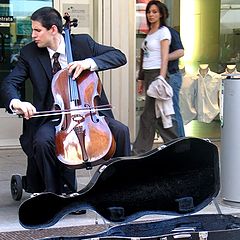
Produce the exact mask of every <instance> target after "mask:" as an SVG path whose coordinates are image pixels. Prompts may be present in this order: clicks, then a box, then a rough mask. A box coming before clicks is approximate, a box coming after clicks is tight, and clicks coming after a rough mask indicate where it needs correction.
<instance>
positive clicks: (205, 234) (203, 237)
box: [199, 232, 208, 240]
mask: <svg viewBox="0 0 240 240" xmlns="http://www.w3.org/2000/svg"><path fill="white" fill-rule="evenodd" d="M207 239H208V232H199V240H207Z"/></svg>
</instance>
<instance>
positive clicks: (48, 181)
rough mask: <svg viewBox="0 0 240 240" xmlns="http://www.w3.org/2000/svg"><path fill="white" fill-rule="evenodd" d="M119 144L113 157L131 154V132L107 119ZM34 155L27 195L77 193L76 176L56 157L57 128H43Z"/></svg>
mask: <svg viewBox="0 0 240 240" xmlns="http://www.w3.org/2000/svg"><path fill="white" fill-rule="evenodd" d="M107 122H108V124H109V128H110V130H111V131H112V133H113V136H114V138H115V141H116V151H115V154H114V157H120V156H129V155H130V137H129V130H128V127H126V126H125V125H124V124H122V123H121V122H119V121H117V120H115V119H112V118H107ZM33 153H34V154H33V156H31V157H28V165H27V173H26V181H27V182H26V187H27V189H25V190H26V191H27V192H30V193H34V192H53V193H56V194H62V193H63V192H66V191H67V193H71V192H76V191H77V182H76V173H75V170H74V169H70V168H68V167H66V166H65V165H64V164H62V163H61V162H60V160H59V159H58V158H57V157H56V154H55V125H54V122H51V121H48V122H46V123H44V124H43V125H41V127H39V129H38V130H37V132H36V133H35V134H34V138H33Z"/></svg>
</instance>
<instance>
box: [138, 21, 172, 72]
mask: <svg viewBox="0 0 240 240" xmlns="http://www.w3.org/2000/svg"><path fill="white" fill-rule="evenodd" d="M165 39H168V40H169V45H170V43H171V33H170V31H169V30H168V28H167V27H165V26H163V27H161V28H159V30H158V31H156V32H154V33H152V34H148V35H147V37H146V38H145V40H144V41H143V43H142V49H143V52H144V54H143V69H159V68H161V44H160V42H161V41H162V40H165Z"/></svg>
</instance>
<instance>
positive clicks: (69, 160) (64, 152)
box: [51, 14, 116, 169]
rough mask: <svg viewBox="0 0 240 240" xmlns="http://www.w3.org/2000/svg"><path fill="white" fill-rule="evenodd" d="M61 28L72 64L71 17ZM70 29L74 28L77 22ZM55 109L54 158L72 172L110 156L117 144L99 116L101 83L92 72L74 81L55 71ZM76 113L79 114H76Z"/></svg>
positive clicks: (86, 72)
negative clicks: (58, 113)
mask: <svg viewBox="0 0 240 240" xmlns="http://www.w3.org/2000/svg"><path fill="white" fill-rule="evenodd" d="M64 19H65V20H66V23H65V24H64V32H65V45H66V53H67V62H68V63H70V62H72V61H73V56H72V50H71V43H70V28H71V26H72V22H71V21H70V16H69V15H68V14H65V16H64ZM73 25H76V20H75V21H74V23H73ZM51 87H52V93H53V97H54V105H55V109H57V110H60V112H64V111H67V112H68V114H62V115H61V117H60V119H59V120H58V125H57V126H56V136H55V139H56V141H55V142H56V156H57V158H58V159H59V160H60V161H61V162H62V163H64V164H65V165H67V166H68V167H71V168H81V167H82V166H84V165H85V167H86V168H87V169H89V168H91V166H92V164H93V163H95V162H98V161H99V160H101V159H105V160H107V159H109V158H111V157H112V156H113V154H114V152H115V148H116V143H115V140H114V137H113V136H112V133H111V131H110V129H109V127H108V125H107V122H106V120H105V118H104V117H103V116H100V115H99V114H98V107H101V106H96V97H97V96H99V95H100V92H101V82H100V79H99V78H98V75H97V74H96V73H95V72H91V71H89V70H85V71H83V72H82V73H81V74H80V76H79V77H78V78H77V79H76V80H73V79H72V77H71V76H70V75H69V73H68V70H67V69H62V70H60V71H58V72H57V73H56V74H55V75H54V77H53V79H52V86H51ZM78 110H79V111H78Z"/></svg>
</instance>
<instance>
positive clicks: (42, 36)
mask: <svg viewBox="0 0 240 240" xmlns="http://www.w3.org/2000/svg"><path fill="white" fill-rule="evenodd" d="M52 32H53V29H52V28H50V29H49V30H47V29H46V28H45V27H43V26H42V24H41V23H40V22H38V21H32V38H33V40H34V41H35V43H36V44H37V46H38V47H39V48H44V47H51V45H52V42H53V34H52Z"/></svg>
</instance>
